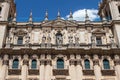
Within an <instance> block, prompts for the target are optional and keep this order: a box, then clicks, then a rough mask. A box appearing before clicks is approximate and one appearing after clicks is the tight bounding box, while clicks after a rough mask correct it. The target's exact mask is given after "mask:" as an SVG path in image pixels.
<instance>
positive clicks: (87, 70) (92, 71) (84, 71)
mask: <svg viewBox="0 0 120 80" xmlns="http://www.w3.org/2000/svg"><path fill="white" fill-rule="evenodd" d="M83 75H85V76H93V75H94V70H91V69H86V70H83Z"/></svg>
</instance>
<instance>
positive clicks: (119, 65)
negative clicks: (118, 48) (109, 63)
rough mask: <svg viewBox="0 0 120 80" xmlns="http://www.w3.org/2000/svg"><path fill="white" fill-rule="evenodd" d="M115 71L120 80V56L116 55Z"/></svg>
mask: <svg viewBox="0 0 120 80" xmlns="http://www.w3.org/2000/svg"><path fill="white" fill-rule="evenodd" d="M114 62H115V71H116V75H117V80H120V58H119V56H118V55H115V61H114Z"/></svg>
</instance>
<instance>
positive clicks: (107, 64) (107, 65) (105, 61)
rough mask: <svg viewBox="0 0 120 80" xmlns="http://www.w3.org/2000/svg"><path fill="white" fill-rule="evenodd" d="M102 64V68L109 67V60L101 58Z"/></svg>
mask: <svg viewBox="0 0 120 80" xmlns="http://www.w3.org/2000/svg"><path fill="white" fill-rule="evenodd" d="M103 65H104V69H110V65H109V61H108V60H106V59H105V60H103Z"/></svg>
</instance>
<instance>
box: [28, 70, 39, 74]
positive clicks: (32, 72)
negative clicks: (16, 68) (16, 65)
mask: <svg viewBox="0 0 120 80" xmlns="http://www.w3.org/2000/svg"><path fill="white" fill-rule="evenodd" d="M28 75H39V69H29V70H28Z"/></svg>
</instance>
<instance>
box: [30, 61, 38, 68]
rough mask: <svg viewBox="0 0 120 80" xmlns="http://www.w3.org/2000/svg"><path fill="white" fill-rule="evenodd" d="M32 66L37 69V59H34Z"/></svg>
mask: <svg viewBox="0 0 120 80" xmlns="http://www.w3.org/2000/svg"><path fill="white" fill-rule="evenodd" d="M31 68H32V69H36V68H37V61H36V60H35V59H33V60H32V64H31Z"/></svg>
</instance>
